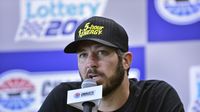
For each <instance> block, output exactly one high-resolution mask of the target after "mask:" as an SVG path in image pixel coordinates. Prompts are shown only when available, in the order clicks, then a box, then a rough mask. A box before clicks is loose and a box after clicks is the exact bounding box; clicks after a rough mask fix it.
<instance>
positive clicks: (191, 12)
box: [154, 0, 200, 25]
mask: <svg viewBox="0 0 200 112" xmlns="http://www.w3.org/2000/svg"><path fill="white" fill-rule="evenodd" d="M154 4H155V8H156V10H157V12H158V14H159V15H160V16H161V17H162V18H163V19H164V20H166V21H168V22H170V23H172V24H176V25H189V24H193V23H196V22H199V21H200V0H155V1H154Z"/></svg>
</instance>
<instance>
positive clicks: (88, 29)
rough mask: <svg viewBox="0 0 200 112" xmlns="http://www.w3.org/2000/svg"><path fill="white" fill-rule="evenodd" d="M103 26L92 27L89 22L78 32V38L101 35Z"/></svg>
mask: <svg viewBox="0 0 200 112" xmlns="http://www.w3.org/2000/svg"><path fill="white" fill-rule="evenodd" d="M103 29H104V26H98V25H93V24H91V23H90V22H88V23H86V24H85V26H84V28H83V29H80V30H79V32H78V33H79V38H82V37H84V36H87V35H101V34H102V33H103Z"/></svg>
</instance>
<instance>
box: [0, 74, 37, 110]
mask: <svg viewBox="0 0 200 112" xmlns="http://www.w3.org/2000/svg"><path fill="white" fill-rule="evenodd" d="M0 91H1V93H0V111H5V112H7V111H9V112H11V111H12V112H13V111H15V112H20V111H21V110H24V109H27V108H29V107H30V106H31V104H32V103H33V102H34V101H35V96H34V95H35V86H34V84H33V82H31V80H30V79H29V78H28V77H26V75H24V72H21V73H20V74H18V73H16V74H15V75H14V76H12V77H9V76H5V77H3V78H1V81H0Z"/></svg>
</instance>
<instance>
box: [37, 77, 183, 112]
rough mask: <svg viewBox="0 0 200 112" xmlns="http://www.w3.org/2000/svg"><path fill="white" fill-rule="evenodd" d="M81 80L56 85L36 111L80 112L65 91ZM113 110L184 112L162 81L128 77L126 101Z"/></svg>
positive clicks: (171, 88)
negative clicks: (139, 79)
mask: <svg viewBox="0 0 200 112" xmlns="http://www.w3.org/2000/svg"><path fill="white" fill-rule="evenodd" d="M80 85H81V82H67V83H61V84H60V85H58V86H56V87H55V88H54V89H53V90H52V91H51V92H50V94H49V95H48V96H47V98H46V99H45V101H44V103H43V104H42V106H41V108H40V110H39V111H38V112H82V111H81V110H79V109H76V108H74V107H72V106H69V105H67V103H66V102H67V91H68V90H72V89H78V88H80ZM114 112H184V108H183V104H182V102H181V100H180V98H179V96H178V94H177V92H176V91H175V89H174V88H173V87H172V86H170V85H169V84H168V83H166V82H164V81H158V80H146V81H137V80H136V79H130V95H129V98H128V100H127V102H126V103H125V104H124V105H123V106H122V107H120V108H119V109H118V110H116V111H114Z"/></svg>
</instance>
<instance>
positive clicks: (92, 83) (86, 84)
mask: <svg viewBox="0 0 200 112" xmlns="http://www.w3.org/2000/svg"><path fill="white" fill-rule="evenodd" d="M93 86H97V83H96V81H95V80H94V79H85V80H84V81H83V82H82V84H81V88H87V87H93Z"/></svg>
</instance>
